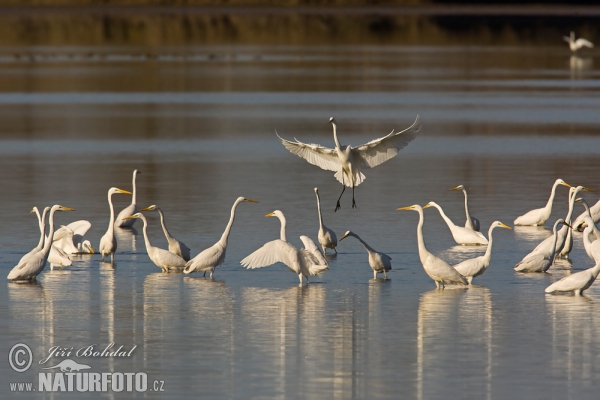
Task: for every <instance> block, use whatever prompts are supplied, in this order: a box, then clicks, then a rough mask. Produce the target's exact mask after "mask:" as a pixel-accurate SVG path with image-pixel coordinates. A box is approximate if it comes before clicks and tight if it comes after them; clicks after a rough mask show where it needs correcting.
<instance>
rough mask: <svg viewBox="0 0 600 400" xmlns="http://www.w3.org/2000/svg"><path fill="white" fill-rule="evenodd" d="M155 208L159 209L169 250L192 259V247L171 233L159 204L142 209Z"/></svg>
mask: <svg viewBox="0 0 600 400" xmlns="http://www.w3.org/2000/svg"><path fill="white" fill-rule="evenodd" d="M155 210H156V211H158V215H160V224H161V226H162V229H163V232H164V233H165V237H166V238H167V243H169V251H170V252H171V253H173V254H177V255H178V256H179V257H181V258H183V259H184V260H185V261H190V248H189V247H187V246H186V245H185V244H184V243H183V242H181V241H179V240H177V239H175V238H174V237H173V236H171V234H170V233H169V231H168V230H167V226H166V225H165V216H164V214H163V211H162V210H161V209H160V208H159V207H158V206H157V205H151V206H150V207H146V208H142V209H141V210H140V211H141V212H144V211H155Z"/></svg>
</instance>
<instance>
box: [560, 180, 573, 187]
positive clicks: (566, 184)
mask: <svg viewBox="0 0 600 400" xmlns="http://www.w3.org/2000/svg"><path fill="white" fill-rule="evenodd" d="M560 184H561V185H563V186H566V187H568V188H571V187H573V186H571V185H569V184H568V183H567V182H565V181H562V182H561V183H560Z"/></svg>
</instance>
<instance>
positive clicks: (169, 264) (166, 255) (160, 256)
mask: <svg viewBox="0 0 600 400" xmlns="http://www.w3.org/2000/svg"><path fill="white" fill-rule="evenodd" d="M127 218H138V219H141V220H142V222H143V223H144V228H143V232H144V243H145V244H146V252H147V253H148V257H149V258H150V260H152V262H153V263H154V264H155V265H156V266H157V267H158V268H160V269H161V270H162V271H163V272H181V270H182V269H183V268H185V264H186V262H187V261H186V260H184V259H183V258H181V257H180V256H178V255H177V254H174V253H172V252H170V251H168V250H165V249H161V248H159V247H154V246H152V244H150V239H149V238H148V221H147V220H146V217H145V216H144V214H142V213H141V212H139V213H135V214H133V215H131V216H129V217H127ZM127 218H126V219H127Z"/></svg>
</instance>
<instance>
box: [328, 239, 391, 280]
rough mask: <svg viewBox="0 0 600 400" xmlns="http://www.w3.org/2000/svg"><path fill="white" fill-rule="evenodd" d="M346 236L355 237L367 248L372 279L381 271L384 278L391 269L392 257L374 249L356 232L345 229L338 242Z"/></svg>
mask: <svg viewBox="0 0 600 400" xmlns="http://www.w3.org/2000/svg"><path fill="white" fill-rule="evenodd" d="M348 236H353V237H355V238H356V239H357V240H358V241H359V242H360V243H361V244H362V245H363V246H364V248H365V249H366V250H367V253H368V254H369V265H370V266H371V269H372V270H373V279H377V274H378V273H382V274H383V277H384V279H387V272H388V271H389V270H391V269H392V258H391V257H390V256H388V255H387V254H385V253H382V252H380V251H377V250H375V249H374V248H372V247H371V246H369V245H368V244H367V242H365V241H364V240H362V239H361V238H360V236H358V235H357V234H356V233H354V232H352V231H347V232H346V233H345V234H344V236H342V238H341V239H340V242H341V241H342V240H344V239H345V238H347V237H348Z"/></svg>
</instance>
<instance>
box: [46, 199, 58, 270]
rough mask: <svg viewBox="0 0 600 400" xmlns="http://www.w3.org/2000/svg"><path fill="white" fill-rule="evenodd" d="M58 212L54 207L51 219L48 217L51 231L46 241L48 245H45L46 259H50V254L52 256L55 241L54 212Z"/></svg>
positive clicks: (51, 211)
mask: <svg viewBox="0 0 600 400" xmlns="http://www.w3.org/2000/svg"><path fill="white" fill-rule="evenodd" d="M55 211H56V209H55V208H54V207H53V208H52V209H51V210H50V217H48V226H49V230H48V239H47V240H46V243H45V244H44V248H43V251H44V256H45V257H46V258H48V254H50V248H51V247H52V240H53V239H54V212H55Z"/></svg>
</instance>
